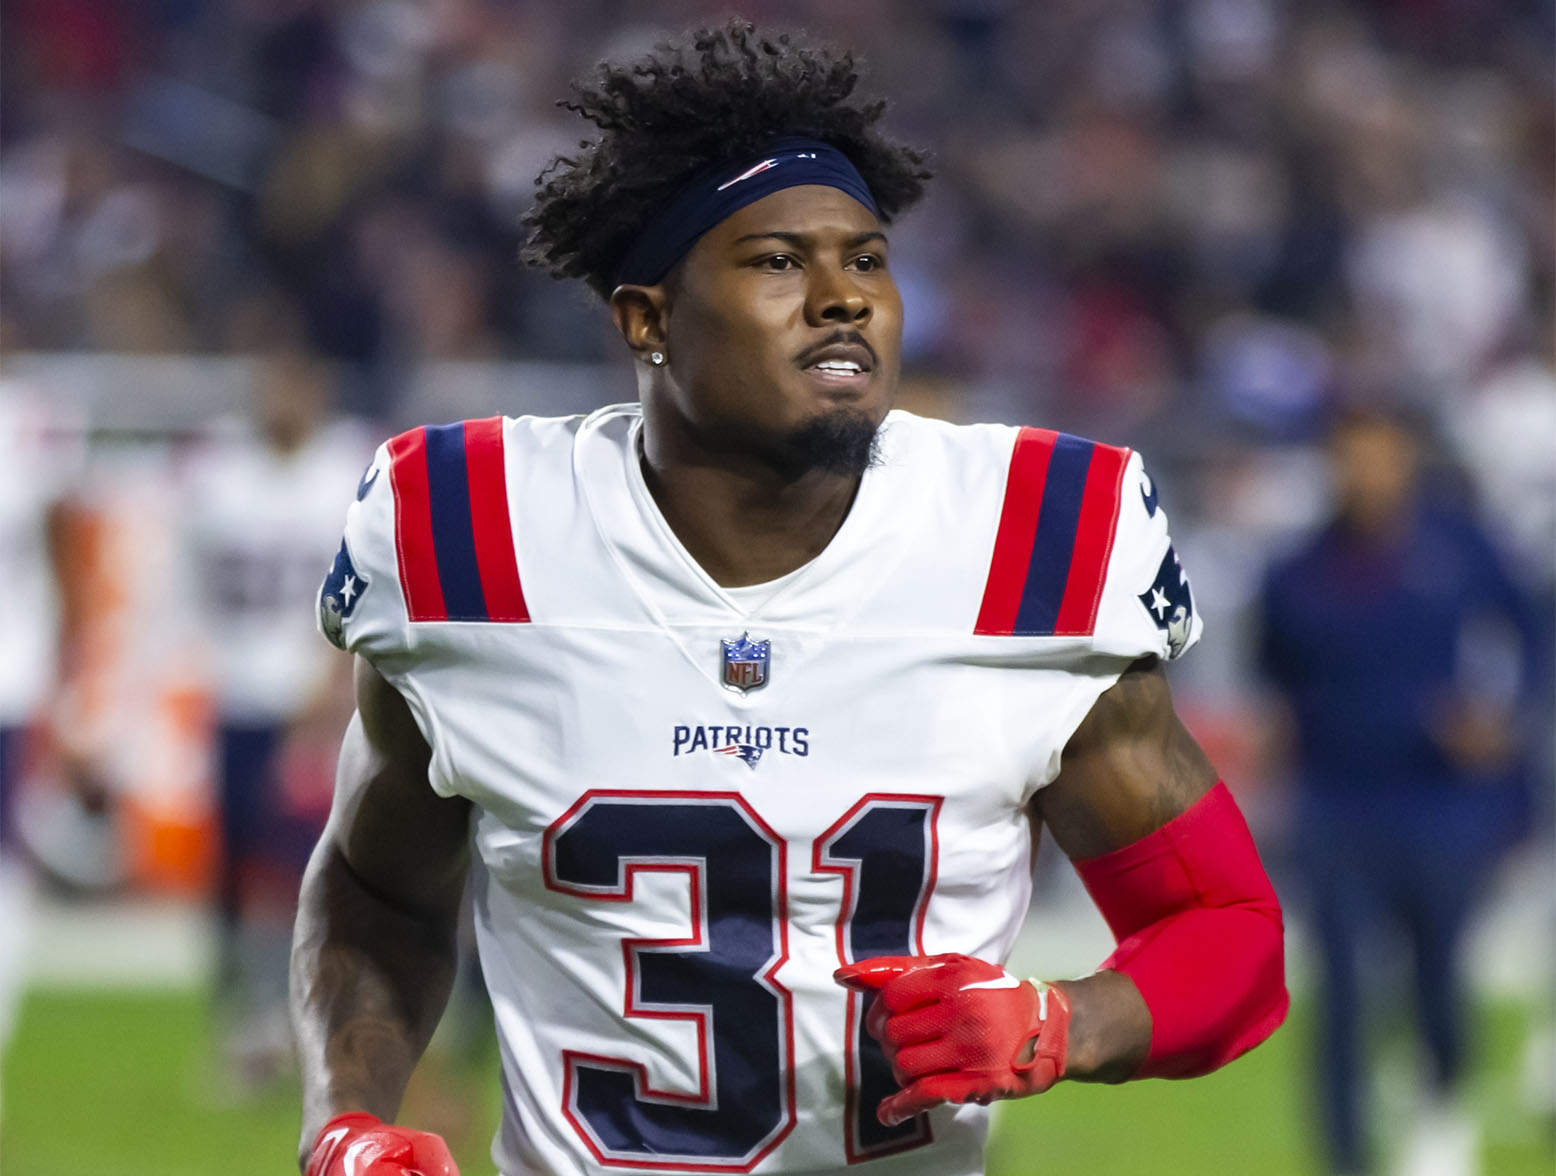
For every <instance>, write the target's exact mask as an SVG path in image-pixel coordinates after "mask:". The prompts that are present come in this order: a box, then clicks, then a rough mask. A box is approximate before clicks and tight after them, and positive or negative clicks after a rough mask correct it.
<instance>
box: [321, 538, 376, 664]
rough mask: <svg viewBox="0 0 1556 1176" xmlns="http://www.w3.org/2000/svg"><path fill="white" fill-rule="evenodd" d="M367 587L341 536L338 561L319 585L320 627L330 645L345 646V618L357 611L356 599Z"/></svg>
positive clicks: (336, 554)
mask: <svg viewBox="0 0 1556 1176" xmlns="http://www.w3.org/2000/svg"><path fill="white" fill-rule="evenodd" d="M367 588H368V581H367V577H366V576H364V575H362V574H361V573H360V572H358V571H357V569H356V568H355V567H354V566H353V565H352V563H351V553H350V552H349V551H347V550H346V541H345V540H344V539H342V540H341V541H340V550H339V551H337V552H336V553H335V562H334V563H333V564H331V565H330V571H329V574H328V575H327V576H325V577H324V585H323V587H321V588H320V589H319V631H320V632H321V633H323V634H324V636H325V637H326V638H327V639H328V640H329V642H330V644H331V645H334V646H336V647H337V648H339V649H345V648H346V621H347V620H349V619H350V617H351V614H352V613H354V612H355V611H356V609H357V601H359V600H361V599H362V594H363V593H364V592H366V591H367Z"/></svg>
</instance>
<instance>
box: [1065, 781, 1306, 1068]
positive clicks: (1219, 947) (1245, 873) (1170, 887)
mask: <svg viewBox="0 0 1556 1176" xmlns="http://www.w3.org/2000/svg"><path fill="white" fill-rule="evenodd" d="M1075 868H1076V870H1077V871H1078V872H1079V874H1080V876H1081V880H1082V881H1083V882H1084V883H1085V884H1086V889H1087V890H1088V891H1089V892H1090V894H1091V897H1092V899H1093V901H1095V902H1096V904H1097V908H1098V909H1099V910H1100V911H1101V912H1102V916H1103V918H1104V919H1106V920H1107V923H1108V926H1109V928H1111V929H1112V931H1113V935H1114V937H1115V938H1116V939H1117V940H1118V948H1117V950H1116V951H1114V952H1113V954H1112V955H1111V956H1109V957H1108V958H1107V960H1106V961H1104V963H1103V964H1102V967H1103V968H1104V969H1111V970H1113V971H1115V972H1121V973H1123V974H1124V975H1126V976H1128V977H1129V978H1130V979H1131V980H1133V981H1134V983H1135V986H1136V987H1137V988H1138V989H1139V990H1140V995H1141V996H1142V997H1144V998H1145V1003H1146V1007H1147V1008H1148V1009H1150V1011H1151V1049H1150V1052H1149V1053H1148V1054H1147V1056H1146V1058H1145V1061H1144V1062H1143V1063H1141V1066H1140V1069H1139V1070H1137V1071H1136V1073H1135V1077H1137V1078H1150V1077H1157V1078H1188V1077H1192V1076H1194V1075H1197V1074H1205V1073H1208V1072H1209V1071H1211V1070H1214V1069H1216V1068H1217V1067H1219V1066H1222V1065H1225V1064H1226V1063H1227V1062H1229V1061H1231V1060H1232V1059H1233V1058H1235V1057H1238V1056H1239V1055H1241V1054H1243V1053H1246V1052H1247V1051H1248V1050H1250V1049H1252V1048H1253V1047H1254V1046H1256V1045H1258V1044H1259V1042H1261V1041H1263V1040H1264V1039H1265V1038H1266V1037H1268V1036H1269V1035H1270V1034H1271V1033H1273V1032H1274V1031H1275V1029H1276V1027H1277V1026H1279V1025H1280V1023H1281V1022H1282V1021H1283V1020H1285V1018H1286V1009H1287V1006H1288V1005H1289V1003H1290V999H1289V997H1288V995H1287V993H1286V978H1285V951H1284V931H1283V926H1282V922H1281V910H1280V902H1279V900H1278V899H1277V898H1276V897H1275V889H1274V887H1272V886H1271V885H1270V880H1269V878H1268V876H1267V875H1266V874H1265V872H1264V866H1263V864H1262V863H1261V862H1260V861H1259V851H1258V849H1257V848H1256V847H1255V846H1254V842H1253V836H1252V834H1250V833H1249V831H1248V824H1247V822H1246V821H1244V820H1243V815H1242V813H1241V811H1239V809H1238V807H1237V802H1236V801H1234V800H1233V799H1232V795H1231V793H1230V792H1228V791H1227V788H1226V785H1225V784H1221V783H1218V784H1217V785H1216V786H1215V787H1214V788H1212V789H1211V790H1210V791H1209V792H1207V793H1206V794H1205V795H1204V796H1202V797H1201V798H1200V799H1199V800H1198V801H1196V802H1195V803H1194V804H1193V805H1192V806H1191V807H1190V808H1189V809H1188V810H1186V811H1185V812H1183V813H1181V814H1180V815H1179V816H1177V817H1175V818H1174V819H1173V820H1171V821H1169V822H1168V823H1167V824H1166V825H1163V826H1162V827H1161V828H1160V829H1158V830H1156V832H1154V833H1151V834H1149V835H1148V836H1146V837H1143V838H1141V839H1140V840H1139V841H1136V842H1134V843H1133V844H1132V845H1126V846H1125V847H1124V848H1122V849H1118V850H1115V851H1113V852H1112V853H1109V854H1104V855H1103V856H1102V857H1097V858H1089V859H1086V860H1084V861H1078V862H1076V863H1075Z"/></svg>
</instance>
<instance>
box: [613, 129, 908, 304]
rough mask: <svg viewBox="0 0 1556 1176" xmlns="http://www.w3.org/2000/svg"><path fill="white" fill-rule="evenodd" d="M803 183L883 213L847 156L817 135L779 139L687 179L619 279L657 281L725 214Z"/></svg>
mask: <svg viewBox="0 0 1556 1176" xmlns="http://www.w3.org/2000/svg"><path fill="white" fill-rule="evenodd" d="M802 184H822V185H825V186H826V187H828V188H836V189H838V190H839V191H841V192H847V193H848V194H849V195H850V196H852V197H853V198H854V199H855V200H857V201H859V203H860V204H863V205H864V206H865V207H866V208H868V209H869V210H870V211H871V212H873V213H875V214H876V215H877V216H879V215H880V210H879V209H878V208H876V206H875V197H874V196H872V195H871V194H870V188H869V185H867V184H866V183H865V182H864V177H863V176H861V175H860V174H859V169H858V168H856V167H854V165H853V164H852V163H850V162H849V161H848V156H846V155H844V154H843V153H842V152H841V151H839V150H838V149H837V148H836V147H833V146H830V145H829V144H826V143H823V142H821V141H819V140H817V139H798V138H791V139H779V140H778V141H777V142H775V143H774V144H773V145H772V146H771V147H769V148H768V149H767V150H766V151H764V152H763V153H762V154H761V155H755V156H751V157H749V158H747V159H743V160H737V161H735V162H734V163H726V164H721V165H719V166H718V167H715V168H710V169H706V170H704V171H702V172H700V173H698V174H697V175H696V176H694V177H693V178H692V179H691V180H690V181H688V182H687V184H686V185H685V187H683V188H682V189H681V190H680V191H679V192H677V193H676V195H675V196H674V197H673V198H672V199H671V201H670V203H669V204H667V205H665V207H664V208H663V209H661V210H660V212H659V215H658V216H656V217H654V219H653V220H651V221H650V222H649V223H648V225H647V226H646V227H645V228H644V229H643V231H642V232H641V233H639V234H638V239H637V240H636V241H634V242H633V244H632V248H631V249H629V250H627V255H626V256H625V257H624V258H622V261H621V265H620V266H618V267H617V269H616V282H617V284H618V285H619V284H621V283H626V284H628V285H632V286H652V285H655V284H656V283H658V282H659V281H661V280H662V279H663V278H664V276H665V275H666V274H667V273H669V272H670V268H671V267H672V266H673V265H675V263H676V262H678V261H680V260H681V258H683V257H685V256H686V253H687V251H688V250H690V249H691V247H692V246H693V245H695V244H696V243H697V238H699V237H701V236H702V235H703V234H704V233H706V232H707V231H708V230H709V229H711V228H712V227H713V226H714V225H716V224H718V223H719V222H720V221H721V220H723V219H724V218H725V217H727V216H729V215H731V214H732V213H734V212H736V211H738V210H739V209H742V208H744V207H745V206H746V205H748V204H754V203H755V202H756V201H758V200H760V199H761V198H762V197H763V196H771V195H772V194H773V193H774V192H778V191H781V190H783V189H784V188H797V187H799V186H800V185H802Z"/></svg>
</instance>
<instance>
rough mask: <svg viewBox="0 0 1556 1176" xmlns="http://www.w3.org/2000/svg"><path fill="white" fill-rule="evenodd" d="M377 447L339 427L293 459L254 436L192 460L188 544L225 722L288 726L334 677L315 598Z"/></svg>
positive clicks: (244, 435) (221, 443)
mask: <svg viewBox="0 0 1556 1176" xmlns="http://www.w3.org/2000/svg"><path fill="white" fill-rule="evenodd" d="M370 448H371V444H370V442H368V441H366V440H365V438H364V437H363V435H362V431H361V430H360V429H359V428H358V427H357V426H356V424H355V423H354V422H350V421H339V422H335V423H333V424H331V425H329V426H327V427H325V428H323V429H320V430H319V431H318V432H316V433H314V434H313V435H312V436H311V437H310V438H309V439H308V440H307V441H306V442H304V443H303V444H302V445H301V446H299V447H298V448H297V449H296V450H295V451H293V452H290V453H278V452H276V450H275V449H274V448H273V447H271V446H270V445H269V444H267V443H266V442H265V441H264V440H263V439H262V438H260V437H258V436H256V435H254V434H253V433H252V432H251V431H247V430H245V431H243V432H241V433H238V434H236V435H233V436H226V437H219V438H218V439H216V440H215V441H213V442H212V443H210V444H209V445H208V446H206V447H205V448H204V449H203V450H202V451H201V452H200V453H199V454H198V455H197V456H196V457H195V459H194V460H193V461H192V462H191V465H190V468H189V470H188V472H187V474H186V476H185V478H184V479H183V482H184V485H183V491H184V501H185V503H186V504H187V505H186V508H185V509H186V514H185V519H184V523H185V532H186V533H185V536H184V538H185V540H186V543H187V547H188V557H189V561H190V572H191V576H192V580H193V583H194V587H195V590H196V593H195V594H196V596H197V598H198V603H199V611H200V614H201V617H202V620H203V622H204V625H205V629H206V632H207V633H208V634H209V635H210V636H211V637H212V638H213V640H212V641H211V646H210V652H211V657H212V676H213V678H214V685H215V692H216V698H217V703H218V706H219V708H220V710H221V713H222V717H223V718H224V719H225V720H227V721H233V722H251V723H283V722H286V721H287V720H288V719H290V718H291V717H292V716H293V715H295V714H296V713H297V711H298V710H299V709H300V708H301V707H302V706H303V704H304V703H306V702H307V701H308V699H309V696H310V694H311V693H312V692H313V691H316V690H317V689H318V684H319V682H320V681H321V680H322V679H323V678H324V676H325V675H326V674H327V673H328V670H329V656H328V655H329V651H328V650H326V649H323V648H322V647H321V646H320V645H319V642H318V639H317V638H316V637H315V636H314V634H313V632H312V629H313V622H312V598H313V591H314V589H315V588H316V587H317V585H318V582H319V569H320V568H327V567H329V566H330V558H331V556H332V554H333V552H334V550H335V547H336V544H337V542H338V540H339V535H340V516H339V511H340V509H341V508H342V507H343V506H344V505H345V504H346V503H349V502H350V501H351V490H352V487H353V485H355V483H356V481H357V478H358V475H360V474H361V473H362V463H363V462H364V461H365V460H366V458H367V454H368V452H369V449H370Z"/></svg>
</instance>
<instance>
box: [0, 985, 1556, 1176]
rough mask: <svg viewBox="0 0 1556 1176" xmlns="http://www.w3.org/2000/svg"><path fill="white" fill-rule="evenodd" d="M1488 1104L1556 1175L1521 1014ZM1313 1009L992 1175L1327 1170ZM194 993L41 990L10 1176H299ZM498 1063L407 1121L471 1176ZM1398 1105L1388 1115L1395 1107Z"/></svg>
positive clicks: (1, 1168)
mask: <svg viewBox="0 0 1556 1176" xmlns="http://www.w3.org/2000/svg"><path fill="white" fill-rule="evenodd" d="M1481 1021H1482V1041H1483V1049H1482V1051H1481V1052H1482V1055H1483V1059H1484V1060H1483V1062H1482V1064H1481V1065H1480V1067H1479V1068H1478V1070H1477V1075H1476V1080H1475V1096H1476V1104H1477V1106H1478V1107H1479V1108H1480V1109H1481V1110H1482V1113H1483V1114H1484V1116H1485V1121H1486V1137H1487V1138H1486V1149H1485V1168H1484V1171H1485V1174H1486V1176H1525V1174H1528V1176H1551V1173H1552V1172H1553V1171H1556V1147H1553V1141H1552V1138H1551V1135H1550V1131H1551V1125H1550V1124H1549V1123H1548V1122H1546V1123H1541V1122H1539V1121H1538V1120H1536V1119H1535V1118H1533V1117H1532V1116H1530V1115H1528V1114H1527V1113H1526V1112H1522V1111H1520V1110H1519V1108H1518V1104H1517V1073H1516V1070H1517V1060H1518V1054H1519V1042H1520V1040H1521V1038H1522V1034H1523V1030H1524V1025H1525V1014H1524V1011H1523V1010H1522V1009H1519V1008H1517V1007H1508V1006H1499V1007H1494V1008H1490V1009H1487V1010H1485V1011H1484V1012H1483V1014H1482V1017H1481ZM1304 1052H1305V1039H1304V1036H1303V1017H1302V1015H1301V1014H1300V1012H1299V1013H1298V1014H1297V1015H1295V1016H1294V1017H1293V1021H1292V1023H1291V1024H1290V1025H1288V1026H1287V1027H1286V1028H1285V1029H1283V1030H1282V1031H1281V1032H1280V1033H1279V1034H1277V1035H1276V1037H1275V1038H1274V1039H1272V1040H1271V1041H1270V1042H1268V1043H1267V1044H1266V1045H1264V1046H1262V1047H1261V1048H1260V1049H1258V1050H1256V1051H1255V1052H1254V1053H1252V1054H1251V1055H1249V1056H1248V1057H1246V1058H1243V1059H1242V1060H1241V1061H1239V1062H1237V1063H1236V1064H1235V1065H1233V1066H1232V1067H1230V1068H1228V1069H1226V1070H1224V1071H1222V1072H1220V1073H1218V1074H1215V1075H1212V1076H1210V1077H1209V1078H1205V1079H1201V1080H1198V1081H1195V1082H1179V1083H1167V1082H1146V1083H1141V1084H1139V1085H1135V1086H1125V1087H1116V1088H1115V1087H1083V1086H1060V1087H1058V1088H1056V1089H1055V1090H1054V1091H1052V1092H1051V1093H1049V1094H1047V1095H1045V1096H1043V1097H1041V1098H1037V1099H1032V1100H1029V1101H1027V1102H1024V1103H1020V1104H1012V1105H1010V1106H1008V1107H1006V1108H1004V1110H1005V1113H1004V1115H1003V1116H1002V1118H1001V1120H1000V1122H999V1128H998V1130H997V1132H996V1134H995V1138H994V1141H993V1145H992V1148H991V1157H990V1166H989V1171H990V1174H991V1176H1027V1174H1029V1173H1043V1174H1055V1176H1064V1174H1069V1173H1076V1174H1082V1176H1111V1174H1114V1173H1117V1174H1120V1176H1122V1174H1126V1173H1127V1174H1130V1176H1136V1174H1141V1173H1152V1174H1159V1176H1171V1174H1174V1173H1194V1174H1200V1173H1207V1172H1210V1173H1225V1174H1227V1176H1234V1174H1236V1176H1242V1174H1257V1176H1284V1174H1286V1173H1291V1174H1293V1176H1295V1174H1297V1173H1311V1172H1316V1171H1317V1164H1316V1160H1315V1156H1316V1152H1315V1144H1314V1140H1313V1138H1312V1133H1311V1131H1310V1130H1309V1129H1308V1128H1307V1126H1306V1123H1307V1119H1306V1114H1305V1100H1306V1092H1305V1089H1304V1087H1303V1086H1302V1084H1301V1082H1300V1078H1299V1076H1300V1075H1301V1073H1302V1072H1303V1071H1302V1060H1303V1056H1304ZM213 1058H214V1049H213V1046H212V1043H211V1041H210V1037H209V1033H208V1025H207V1021H206V1009H205V1006H204V1003H203V1001H202V1000H201V999H200V998H199V997H198V996H197V995H195V994H192V993H186V992H170V993H113V992H49V991H43V992H35V993H33V994H32V995H30V996H29V997H28V999H27V1000H26V1001H25V1003H24V1005H23V1008H22V1012H21V1019H20V1023H19V1025H18V1028H17V1033H16V1036H15V1039H14V1041H13V1042H12V1047H11V1049H10V1051H9V1053H8V1055H7V1058H6V1063H5V1067H4V1072H3V1083H4V1085H3V1101H0V1172H3V1173H4V1176H286V1174H287V1173H290V1172H294V1171H295V1169H294V1168H293V1166H292V1149H293V1146H294V1142H295V1139H296V1132H297V1104H296V1087H295V1084H292V1083H290V1082H283V1083H281V1084H280V1085H279V1086H278V1087H277V1088H275V1089H273V1090H270V1091H268V1092H267V1093H266V1094H264V1095H263V1096H262V1097H259V1098H258V1099H255V1100H253V1101H248V1102H245V1103H242V1104H241V1105H234V1104H233V1103H232V1101H231V1100H230V1099H228V1098H225V1097H223V1095H222V1093H221V1091H222V1089H223V1085H224V1084H223V1083H222V1082H221V1081H219V1080H218V1077H219V1076H218V1072H217V1070H216V1068H215V1067H214V1064H213ZM495 1065H496V1062H495V1055H494V1054H489V1055H488V1056H487V1057H485V1058H484V1059H482V1060H480V1061H479V1062H477V1063H473V1064H470V1065H466V1066H463V1067H454V1066H452V1065H451V1064H449V1063H445V1062H436V1061H434V1062H432V1063H429V1064H428V1065H426V1066H424V1069H423V1072H421V1073H419V1074H418V1079H417V1081H416V1083H415V1084H414V1085H413V1088H412V1090H411V1092H410V1093H409V1095H408V1097H407V1107H406V1110H405V1113H404V1116H403V1117H404V1119H405V1120H406V1121H407V1122H414V1123H416V1124H418V1125H420V1126H426V1127H431V1128H436V1129H439V1130H442V1131H443V1132H444V1133H445V1134H446V1135H447V1136H448V1138H449V1139H450V1142H451V1145H452V1147H453V1150H454V1154H455V1156H456V1158H457V1159H458V1160H459V1162H460V1165H461V1168H462V1171H463V1172H464V1173H465V1176H490V1174H491V1171H492V1168H491V1163H490V1161H489V1160H488V1159H487V1156H486V1146H487V1139H488V1138H489V1135H490V1132H491V1128H492V1124H493V1122H494V1116H495V1113H496V1080H495V1076H494V1071H495ZM1386 1101H1387V1100H1385V1102H1386Z"/></svg>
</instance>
